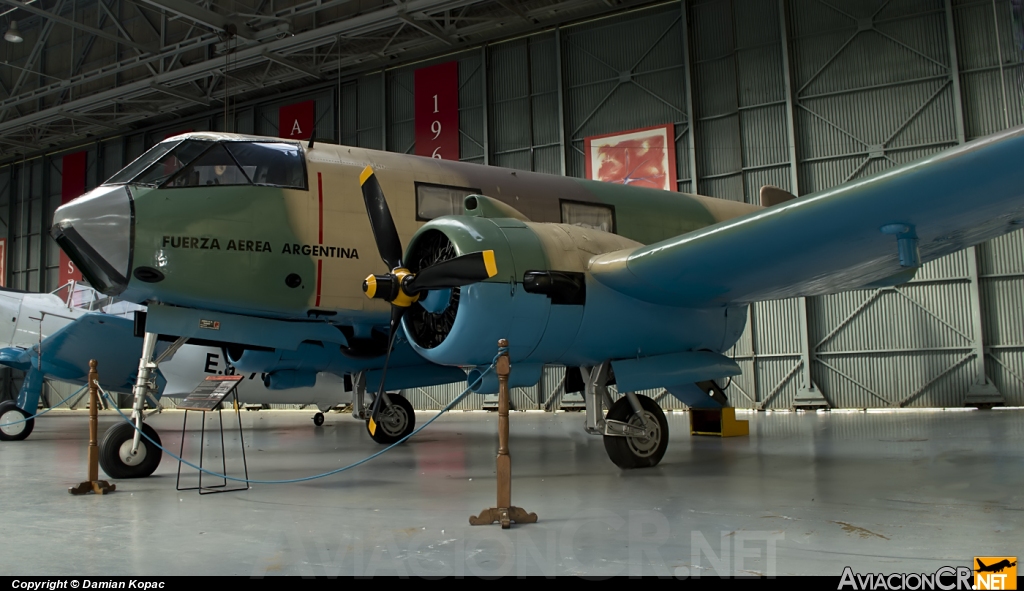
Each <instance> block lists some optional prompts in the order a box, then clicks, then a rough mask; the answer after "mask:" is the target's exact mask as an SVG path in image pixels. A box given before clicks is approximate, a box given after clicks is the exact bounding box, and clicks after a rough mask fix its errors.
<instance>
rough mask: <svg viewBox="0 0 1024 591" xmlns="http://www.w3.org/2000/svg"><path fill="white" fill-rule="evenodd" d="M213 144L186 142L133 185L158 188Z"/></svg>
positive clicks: (151, 166) (137, 179) (143, 174)
mask: <svg viewBox="0 0 1024 591" xmlns="http://www.w3.org/2000/svg"><path fill="white" fill-rule="evenodd" d="M212 145H213V142H207V141H198V140H185V141H183V142H181V143H180V144H178V145H177V146H176V147H175V148H174V149H173V150H171V151H170V152H169V153H167V154H166V155H164V156H163V157H162V158H160V159H159V160H157V161H156V162H154V163H153V164H151V165H150V167H149V168H147V169H146V171H145V172H143V173H142V174H140V175H139V176H137V177H135V179H134V180H132V181H131V182H132V184H136V185H151V186H158V185H160V184H161V183H163V182H164V181H165V180H167V179H168V178H170V176H171V175H173V174H174V173H176V172H178V171H179V170H181V169H182V168H185V167H186V166H188V165H189V164H190V163H191V162H192V161H193V160H195V159H196V158H198V157H199V155H200V154H202V153H203V152H205V151H206V150H207V149H209V148H210V146H212Z"/></svg>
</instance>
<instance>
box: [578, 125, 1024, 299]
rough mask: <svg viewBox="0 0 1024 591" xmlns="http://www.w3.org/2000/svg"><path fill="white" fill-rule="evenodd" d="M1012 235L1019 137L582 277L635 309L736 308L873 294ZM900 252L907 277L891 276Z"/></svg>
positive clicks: (1017, 207)
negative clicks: (638, 305)
mask: <svg viewBox="0 0 1024 591" xmlns="http://www.w3.org/2000/svg"><path fill="white" fill-rule="evenodd" d="M1021 224H1024V127H1018V128H1016V129H1012V130H1009V131H1006V132H1003V133H1000V134H996V135H993V136H989V137H986V138H983V139H981V140H977V141H974V142H970V143H967V144H964V145H962V146H959V147H958V148H955V149H953V150H949V151H946V152H942V153H941V154H936V155H934V156H931V157H929V158H926V159H924V160H920V161H917V162H914V163H911V164H906V165H903V166H899V167H897V168H893V169H891V170H888V171H885V172H883V173H881V174H877V175H874V176H871V177H868V178H864V179H859V180H856V181H853V182H850V183H846V184H844V185H841V186H839V187H836V188H833V189H829V190H827V191H821V192H819V193H814V194H810V195H807V196H804V197H801V198H798V199H795V200H792V201H788V202H786V203H783V204H780V205H776V206H773V207H769V208H767V209H764V210H761V211H757V212H754V213H752V214H748V215H746V216H742V217H739V218H734V219H732V220H728V221H726V222H722V223H719V224H715V225H713V226H709V227H707V228H704V229H702V230H698V231H696V232H691V233H688V234H684V235H682V236H678V237H675V238H672V239H669V240H665V241H662V242H659V243H656V244H651V245H648V246H640V247H636V248H632V249H627V250H622V251H617V252H613V253H608V254H604V255H599V256H597V257H594V258H593V259H592V260H591V267H590V271H591V273H592V274H593V276H594V278H595V279H596V280H597V281H599V282H600V283H602V284H604V285H607V286H608V287H611V288H612V289H615V290H617V291H619V292H622V293H624V294H626V295H629V296H631V297H634V298H637V299H639V300H643V301H647V302H652V303H658V304H666V305H676V306H686V307H717V306H726V305H732V304H745V303H749V302H755V301H762V300H772V299H780V298H789V297H794V296H813V295H822V294H828V293H835V292H839V291H845V290H850V289H856V288H859V287H864V286H868V285H869V284H872V283H876V282H877V283H879V284H885V281H884V280H886V279H889V278H893V276H894V275H897V274H900V273H903V274H904V275H898V276H897V277H896V278H895V279H897V280H898V279H899V278H900V277H906V278H909V275H910V273H909V272H908V271H912V270H913V265H914V264H915V263H916V264H920V263H925V262H928V261H931V260H934V259H937V258H939V257H941V256H943V255H946V254H949V253H952V252H955V251H957V250H960V249H962V248H966V247H968V246H972V245H975V244H978V243H980V242H984V241H986V240H990V239H992V238H995V237H997V236H1001V235H1002V234H1005V233H1007V232H1011V231H1013V230H1015V229H1018V228H1020V227H1022V226H1021ZM915 241H916V242H915ZM915 245H916V247H917V248H916V249H915V248H913V247H914V246H915ZM900 246H902V247H903V248H904V250H905V252H904V257H903V258H904V263H905V264H906V263H909V264H910V265H911V266H910V267H908V266H902V265H901V261H900V258H901V257H900V255H899V254H898V247H900ZM916 252H919V253H920V256H919V259H920V260H919V261H916V260H914V258H915V257H914V256H913V255H914V254H915V253H916ZM903 280H904V281H905V280H906V279H903ZM899 282H900V281H892V282H890V283H889V284H893V283H899Z"/></svg>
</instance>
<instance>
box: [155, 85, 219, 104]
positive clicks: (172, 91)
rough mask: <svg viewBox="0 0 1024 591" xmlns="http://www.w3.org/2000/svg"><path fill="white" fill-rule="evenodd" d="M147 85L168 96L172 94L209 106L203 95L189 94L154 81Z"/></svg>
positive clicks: (184, 99) (175, 96)
mask: <svg viewBox="0 0 1024 591" xmlns="http://www.w3.org/2000/svg"><path fill="white" fill-rule="evenodd" d="M149 87H150V88H152V89H153V90H156V91H158V92H162V93H164V94H166V95H168V96H173V97H174V98H177V99H181V100H183V101H188V102H191V103H196V104H197V105H203V106H204V107H209V106H210V101H209V100H207V99H205V98H203V97H200V96H193V95H191V94H189V93H187V92H182V91H180V90H175V89H173V88H170V87H168V86H165V85H163V84H157V83H156V82H154V83H153V84H150V85H149Z"/></svg>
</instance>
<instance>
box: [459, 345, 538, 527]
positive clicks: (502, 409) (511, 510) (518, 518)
mask: <svg viewBox="0 0 1024 591" xmlns="http://www.w3.org/2000/svg"><path fill="white" fill-rule="evenodd" d="M498 346H499V347H504V348H505V352H504V353H502V354H501V356H499V357H498V363H497V364H496V366H495V370H496V371H497V373H498V459H497V463H498V506H497V507H491V508H490V509H484V510H483V511H482V512H481V513H480V515H479V516H476V515H471V516H470V517H469V524H470V525H488V524H491V523H494V522H500V523H501V529H508V528H510V527H512V523H537V514H536V513H527V512H526V510H525V509H523V508H521V507H514V506H512V457H511V456H510V455H509V453H508V374H509V371H510V365H509V359H508V341H507V340H505V339H501V340H500V341H498Z"/></svg>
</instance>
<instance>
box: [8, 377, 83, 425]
mask: <svg viewBox="0 0 1024 591" xmlns="http://www.w3.org/2000/svg"><path fill="white" fill-rule="evenodd" d="M88 385H89V384H86V385H85V386H82V387H81V388H79V389H77V390H75V391H74V392H72V393H71V396H68V397H67V398H65V399H64V400H61V401H60V402H58V403H57V404H53V405H50V408H48V409H46V410H44V411H43V412H40V413H36V414H34V415H32V416H30V417H25V418H24V419H21V420H20V421H11V422H9V423H0V426H2V427H9V426H11V425H17V424H18V423H27V422H29V421H31V420H32V419H34V418H36V417H41V416H43V415H45V414H46V413H48V412H50V411H51V410H53V409H55V408H57V407H58V406H60V405H62V404H64V403H65V402H67V401H68V400H71V399H72V398H74V397H75V396H78V394H79V392H81V391H82V390H85V388H86V386H88ZM18 410H21V411H22V412H24V409H18Z"/></svg>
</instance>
